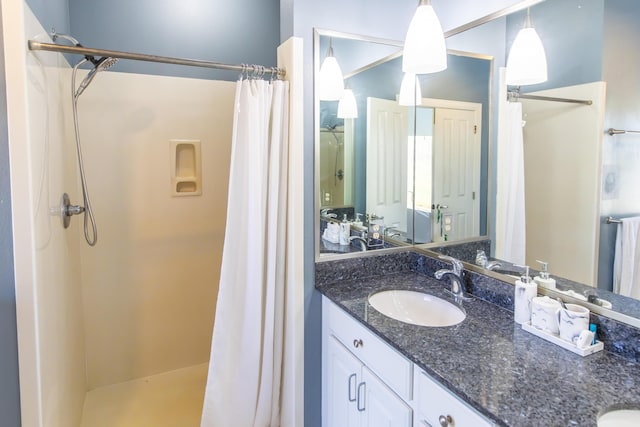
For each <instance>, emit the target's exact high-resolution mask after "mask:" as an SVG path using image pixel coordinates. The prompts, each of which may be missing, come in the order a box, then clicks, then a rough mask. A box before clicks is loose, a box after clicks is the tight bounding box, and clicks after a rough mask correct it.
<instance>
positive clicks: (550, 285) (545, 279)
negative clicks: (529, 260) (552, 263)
mask: <svg viewBox="0 0 640 427" xmlns="http://www.w3.org/2000/svg"><path fill="white" fill-rule="evenodd" d="M536 262H539V263H540V264H541V265H542V271H541V272H540V275H539V276H536V277H534V278H533V280H534V281H535V282H536V283H537V284H538V286H542V287H543V288H547V289H555V288H556V279H552V278H551V277H549V271H548V268H549V263H548V262H545V261H538V260H536Z"/></svg>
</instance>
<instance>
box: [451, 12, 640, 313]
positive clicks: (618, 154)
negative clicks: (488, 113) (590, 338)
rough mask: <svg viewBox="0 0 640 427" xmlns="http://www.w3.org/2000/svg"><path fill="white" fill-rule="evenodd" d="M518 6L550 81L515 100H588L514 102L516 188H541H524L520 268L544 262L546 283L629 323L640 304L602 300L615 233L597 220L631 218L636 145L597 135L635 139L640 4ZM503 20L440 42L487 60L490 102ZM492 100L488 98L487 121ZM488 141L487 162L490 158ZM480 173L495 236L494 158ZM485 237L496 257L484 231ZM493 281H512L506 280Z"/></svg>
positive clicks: (636, 209) (508, 32)
mask: <svg viewBox="0 0 640 427" xmlns="http://www.w3.org/2000/svg"><path fill="white" fill-rule="evenodd" d="M522 4H523V5H525V6H531V8H530V11H531V17H532V20H533V25H534V27H535V28H536V30H537V32H538V33H539V35H540V37H541V39H542V42H543V44H544V45H545V49H546V55H547V62H548V74H549V80H548V81H547V82H546V83H543V84H538V85H531V86H523V87H521V88H520V91H521V93H533V94H538V95H546V96H552V97H564V98H572V99H580V100H587V99H588V100H592V101H593V104H592V105H590V106H585V105H582V104H568V103H560V102H551V101H540V100H529V99H520V102H521V103H522V104H523V112H524V117H523V119H524V121H525V126H524V129H523V134H524V150H525V165H527V161H528V160H529V161H531V162H532V163H531V165H530V166H529V168H528V170H526V169H527V168H526V167H525V181H526V180H528V181H529V183H535V182H537V183H539V184H541V188H533V189H531V188H529V187H526V188H525V200H526V206H527V232H526V236H527V237H526V240H527V258H526V263H527V264H530V265H531V266H532V267H535V268H538V269H539V268H540V266H539V265H538V264H537V263H536V260H543V261H547V262H548V263H549V272H550V273H551V275H552V276H554V277H560V278H561V280H559V283H563V285H565V286H566V288H567V289H575V290H576V292H579V293H581V294H585V293H587V294H596V295H597V296H598V297H600V298H602V299H604V300H609V301H610V302H612V303H613V308H612V310H613V311H614V312H615V313H618V314H622V315H623V316H628V317H630V318H632V319H638V318H640V302H638V301H637V300H635V299H632V298H628V297H624V296H620V295H614V294H613V293H611V292H610V291H611V289H612V287H611V284H612V275H613V254H614V246H615V235H616V228H617V227H616V225H615V224H609V223H607V221H606V219H607V218H608V217H609V216H612V217H614V218H621V217H622V218H623V217H627V216H633V215H637V214H638V213H640V193H639V192H638V186H637V182H638V181H639V180H640V176H638V175H640V168H638V167H637V159H638V157H639V156H640V136H639V135H635V134H632V133H628V134H620V135H614V136H610V135H609V134H608V133H606V130H608V129H609V128H617V129H627V130H640V116H639V115H638V114H637V112H638V108H637V99H638V96H640V78H638V76H639V75H640V53H638V51H637V47H636V46H635V44H636V42H637V40H638V36H639V34H638V32H640V29H639V27H638V25H637V22H638V19H640V3H638V2H635V1H632V0H599V1H590V2H584V1H578V0H546V1H543V2H537V3H536V4H532V2H522ZM509 12H510V13H509V14H507V15H504V16H497V15H496V16H491V17H487V19H486V20H485V21H486V22H475V23H473V24H472V25H469V26H467V28H463V30H465V31H461V32H457V31H454V32H455V33H456V34H455V35H450V37H448V38H447V47H448V48H450V49H460V50H466V51H473V52H478V53H482V54H487V55H492V56H493V57H494V58H495V61H494V62H495V67H496V69H495V70H494V76H495V79H494V87H495V88H496V90H494V94H496V96H497V93H498V90H497V87H498V86H497V85H498V79H497V77H498V72H497V69H498V67H500V66H504V64H506V57H507V52H508V49H509V47H510V45H511V43H512V42H513V40H514V39H515V36H516V34H517V32H518V30H519V29H520V28H521V26H522V22H523V20H524V12H523V11H516V12H511V11H509ZM498 15H499V14H498ZM602 82H604V83H602ZM499 101H500V100H499V99H498V98H494V105H493V106H492V108H493V110H492V117H493V119H494V120H497V116H498V104H499ZM554 118H555V119H557V120H558V121H557V122H556V123H553V121H554ZM496 123H497V122H496ZM495 128H496V129H497V125H496V127H495ZM583 132H587V133H586V134H583ZM496 134H497V131H496V132H495V133H494V137H492V141H491V144H492V153H496V151H497V150H496V148H495V147H496V144H497V142H496V141H497V135H496ZM545 144H550V145H546V146H545ZM572 144H573V145H572ZM545 147H546V148H545ZM527 156H530V158H529V159H528V160H527ZM632 159H635V160H632ZM489 164H490V168H489V174H488V175H489V177H490V179H492V180H493V181H491V182H489V192H490V195H491V197H493V199H492V200H493V201H492V204H491V209H490V211H491V215H490V224H491V225H490V229H491V230H495V229H496V228H498V227H499V226H500V224H499V223H496V218H495V195H496V182H495V180H496V179H499V178H497V177H498V175H499V173H498V171H497V169H496V167H497V161H496V157H495V155H492V156H491V159H490V162H489ZM492 177H493V178H492ZM526 190H529V191H526ZM536 192H537V195H534V194H531V193H536ZM527 193H530V194H527ZM536 218H537V219H536ZM491 237H492V247H493V248H495V245H496V243H498V242H496V241H495V234H494V233H493V232H492V236H491ZM467 261H468V262H471V263H473V262H474V260H473V259H468V260H467ZM506 265H508V264H506ZM515 270H517V269H515ZM505 272H506V273H509V272H510V271H509V270H508V269H505ZM511 272H512V271H511ZM512 273H513V272H512ZM516 275H517V272H516ZM502 277H503V278H504V279H505V280H507V281H513V278H512V277H511V276H502ZM614 317H615V316H614ZM632 323H633V322H632Z"/></svg>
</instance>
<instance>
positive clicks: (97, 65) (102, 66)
mask: <svg viewBox="0 0 640 427" xmlns="http://www.w3.org/2000/svg"><path fill="white" fill-rule="evenodd" d="M91 62H92V63H93V64H94V65H93V68H92V69H91V71H89V74H87V76H86V77H85V78H84V80H82V83H80V86H79V87H78V90H77V91H76V92H75V94H74V96H75V97H76V99H78V97H79V96H80V95H82V92H84V90H85V89H86V88H87V86H89V84H90V83H91V81H92V80H93V78H94V77H95V76H96V74H97V73H98V72H99V71H103V70H108V69H109V68H111V67H113V66H114V65H115V63H116V62H118V58H111V57H107V56H105V57H102V58H100V59H98V60H96V61H95V62H94V61H91Z"/></svg>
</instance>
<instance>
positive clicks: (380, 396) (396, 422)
mask: <svg viewBox="0 0 640 427" xmlns="http://www.w3.org/2000/svg"><path fill="white" fill-rule="evenodd" d="M327 347H328V348H327V353H326V354H327V358H328V360H327V371H326V375H325V381H326V386H327V388H326V391H325V396H326V398H327V400H326V404H327V406H326V409H327V410H326V411H325V416H324V418H323V420H324V422H323V424H324V425H325V426H327V427H332V426H344V427H370V426H371V427H373V426H398V427H411V425H412V424H411V420H412V410H411V407H410V406H409V405H407V404H406V403H405V402H404V401H403V400H402V399H400V397H398V396H397V395H396V394H395V393H394V392H393V391H392V390H391V389H390V388H389V387H388V386H387V385H386V384H385V383H384V382H382V380H380V379H379V378H378V377H377V376H376V375H375V374H374V373H373V372H372V371H371V370H370V369H369V368H367V367H366V366H365V365H364V364H363V363H362V362H361V361H360V360H358V358H356V357H355V356H354V355H353V354H352V353H351V352H350V351H349V350H347V349H346V347H344V346H343V345H342V344H341V343H340V342H339V341H338V340H337V339H336V338H335V337H334V336H333V335H331V336H329V337H328V340H327Z"/></svg>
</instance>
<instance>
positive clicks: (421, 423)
mask: <svg viewBox="0 0 640 427" xmlns="http://www.w3.org/2000/svg"><path fill="white" fill-rule="evenodd" d="M322 336H323V337H322V352H323V354H322V426H323V427H369V426H379V427H439V426H451V427H466V426H469V427H484V426H492V425H493V424H492V423H491V422H489V421H487V420H486V419H485V418H484V417H483V416H482V415H480V414H479V413H477V412H476V411H475V410H474V409H473V408H471V407H469V406H468V405H466V404H465V403H463V402H462V401H460V400H459V399H458V398H457V397H455V396H454V395H452V394H451V393H449V392H448V391H447V390H446V389H444V388H443V387H442V386H441V385H440V384H438V383H437V382H436V381H434V380H433V379H431V377H429V376H428V375H427V374H426V373H425V372H424V371H423V370H422V369H420V368H419V367H418V366H416V365H414V364H413V363H412V362H411V361H409V360H408V359H406V358H405V357H404V356H402V355H401V354H400V353H398V352H397V351H396V350H394V349H393V348H392V347H391V346H389V345H388V344H387V343H385V342H384V341H383V340H382V339H381V338H379V337H378V336H376V335H375V334H373V333H372V332H371V331H369V330H368V329H367V328H366V327H365V326H364V325H362V324H361V323H360V322H358V321H357V320H356V319H354V318H353V317H351V316H350V315H349V314H347V313H346V312H345V311H344V310H342V309H341V308H340V307H338V306H337V305H335V304H334V303H333V302H331V301H330V300H329V299H327V298H326V297H323V299H322Z"/></svg>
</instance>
